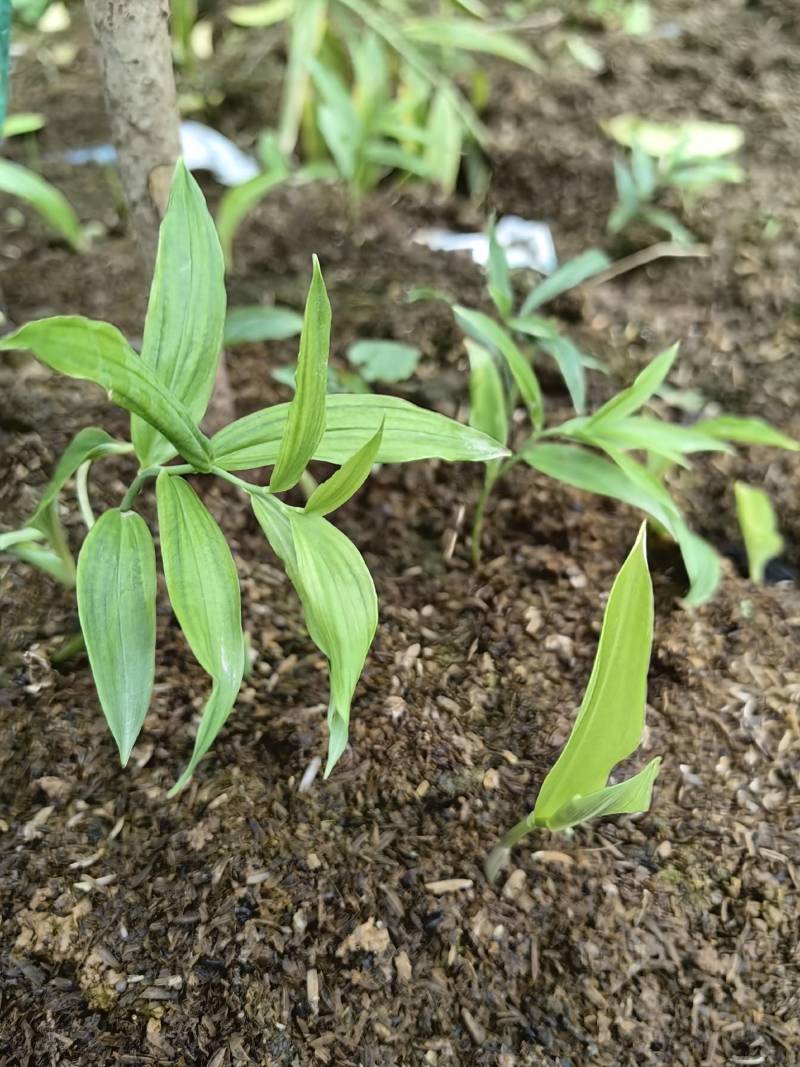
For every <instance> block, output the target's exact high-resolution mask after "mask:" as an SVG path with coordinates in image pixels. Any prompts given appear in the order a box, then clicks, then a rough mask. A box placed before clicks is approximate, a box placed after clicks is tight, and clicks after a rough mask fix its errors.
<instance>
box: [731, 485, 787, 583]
mask: <svg viewBox="0 0 800 1067" xmlns="http://www.w3.org/2000/svg"><path fill="white" fill-rule="evenodd" d="M733 488H734V492H735V493H736V515H737V517H738V519H739V527H740V528H741V531H742V536H743V537H744V547H745V549H746V550H747V562H748V564H749V567H750V581H751V582H757V583H759V584H760V583H761V582H763V581H764V572H765V570H766V568H767V564H768V563H769V562H770V560H773V559H775V558H776V557H777V556H779V555H780V554H781V552H782V550H783V538H782V537H781V533H780V530H779V529H778V517H777V515H776V514H775V509H774V508H773V506H772V501H771V500H770V498H769V496H768V495H767V494H766V493H765V492H764V490H763V489H759V488H758V487H757V486H754V485H746V484H745V483H744V482H735V483H734V486H733Z"/></svg>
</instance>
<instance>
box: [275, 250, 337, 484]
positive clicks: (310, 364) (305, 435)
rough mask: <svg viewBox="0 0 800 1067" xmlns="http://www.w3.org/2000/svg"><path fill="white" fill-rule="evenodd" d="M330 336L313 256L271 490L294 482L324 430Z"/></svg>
mask: <svg viewBox="0 0 800 1067" xmlns="http://www.w3.org/2000/svg"><path fill="white" fill-rule="evenodd" d="M330 339H331V305H330V302H329V300H328V294H327V293H326V292H325V282H324V281H323V280H322V271H321V270H320V269H319V260H318V259H317V257H316V256H314V273H313V276H312V279H311V286H310V288H309V290H308V298H307V300H306V309H305V315H304V316H303V331H302V333H301V334H300V352H299V354H298V357H297V371H296V373H295V386H296V387H295V394H294V399H293V400H292V402H291V404H290V405H289V412H288V415H287V418H286V427H285V429H284V431H283V437H282V438H281V447H280V451H279V452H278V458H277V460H276V461H275V469H274V470H273V472H272V478H271V479H270V489H271V490H272V491H273V492H274V493H280V492H283V490H285V489H291V487H292V486H293V485H296V483H297V482H298V481H299V479H300V476H301V474H302V473H303V471H304V470H305V469H306V466H307V465H308V462H309V460H310V459H311V458H312V456H313V455H314V451H315V449H316V447H317V445H318V444H319V442H320V440H321V438H322V435H323V434H324V433H325V399H326V395H327V388H328V350H329V347H330Z"/></svg>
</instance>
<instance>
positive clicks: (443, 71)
mask: <svg viewBox="0 0 800 1067" xmlns="http://www.w3.org/2000/svg"><path fill="white" fill-rule="evenodd" d="M453 7H454V8H455V7H456V5H453ZM227 14H228V17H229V18H230V19H231V20H232V21H234V22H236V23H238V24H239V25H247V26H251V27H253V26H258V25H261V26H268V25H274V24H275V23H285V25H286V27H287V32H288V59H287V66H286V73H285V77H284V82H283V97H282V103H281V108H280V117H279V122H278V128H277V130H276V131H275V132H274V136H273V137H272V138H266V139H265V140H264V142H263V143H262V152H261V155H262V162H263V164H264V171H263V173H262V174H260V175H258V176H256V177H255V178H253V179H252V180H251V181H250V182H248V183H246V184H245V185H244V186H241V187H239V188H238V189H236V190H231V191H230V192H229V193H227V194H226V195H225V197H223V200H222V202H221V204H220V212H219V216H218V226H219V228H220V235H221V239H222V243H223V248H224V249H225V253H226V258H227V259H228V261H230V254H231V246H232V242H233V239H234V237H235V234H236V230H237V229H238V226H239V225H240V224H241V221H242V219H243V218H244V217H245V215H246V214H247V212H248V211H250V210H251V209H252V208H254V207H255V206H256V204H258V203H259V202H260V200H261V199H262V198H263V197H264V196H266V195H267V194H268V193H269V192H270V191H271V190H272V189H274V188H275V187H276V186H277V185H279V184H281V183H282V182H286V181H306V180H311V179H313V178H315V177H316V178H319V177H328V178H330V177H334V178H338V179H340V180H341V181H343V182H344V183H345V185H346V186H347V188H348V191H349V194H350V198H351V201H352V202H353V203H354V204H356V203H357V202H358V201H359V200H360V198H361V197H363V195H364V194H365V193H367V192H369V191H370V190H371V189H373V188H374V187H375V186H376V185H377V184H378V183H379V182H380V181H382V180H383V179H384V178H385V177H386V176H387V175H389V174H395V175H398V176H399V177H401V178H416V179H421V180H423V181H429V182H431V183H434V184H437V185H439V186H440V187H441V188H442V189H443V190H444V191H445V192H452V191H453V190H454V188H455V185H456V181H457V179H458V175H459V171H460V169H461V164H462V159H464V160H466V165H467V175H468V180H469V182H470V185H471V187H472V188H473V190H474V191H475V192H480V191H481V190H482V189H483V188H484V187H485V183H486V177H487V174H486V167H485V163H484V160H483V156H482V152H481V146H483V145H485V144H486V140H487V137H486V131H485V129H484V127H483V125H482V123H481V120H480V117H479V111H480V110H481V108H482V107H483V105H484V103H485V100H486V97H487V93H488V88H487V83H486V76H485V74H484V72H483V71H482V70H481V68H480V67H478V66H477V65H476V63H475V60H474V57H475V56H476V55H480V54H484V55H493V56H497V57H499V58H502V59H505V60H507V61H509V62H513V63H516V64H519V65H522V66H524V67H526V68H528V69H532V70H538V69H539V68H540V61H539V59H538V57H537V56H536V54H535V53H534V52H533V51H532V50H531V49H530V48H529V47H528V46H527V45H526V44H525V43H524V42H522V41H520V40H519V39H518V38H517V37H515V36H513V35H512V34H509V33H506V32H503V31H502V30H501V29H499V28H498V26H497V25H496V24H494V23H493V22H492V21H491V20H490V19H488V17H487V16H486V13H485V12H483V11H468V10H467V9H466V8H464V7H463V6H461V5H458V10H457V11H456V10H453V11H450V12H448V14H447V17H444V16H443V15H429V14H420V13H419V11H418V10H416V9H415V6H414V5H413V4H411V3H404V2H403V0H400V2H399V3H392V4H389V3H383V4H371V3H367V2H365V0H305V2H303V3H300V2H299V0H297V2H295V0H290V2H288V3H286V2H283V0H280V2H278V3H275V2H270V3H266V4H261V5H255V6H252V5H248V6H247V7H234V8H232V9H230V10H229V11H228V13H227ZM464 81H466V82H468V83H469V85H470V90H469V91H468V92H464V91H462V89H461V88H460V84H461V83H462V82H464ZM296 153H297V154H299V155H300V157H301V158H302V160H303V165H302V166H300V167H299V169H298V168H295V167H294V166H293V163H292V158H293V156H294V155H295V154H296Z"/></svg>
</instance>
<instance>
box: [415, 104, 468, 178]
mask: <svg viewBox="0 0 800 1067" xmlns="http://www.w3.org/2000/svg"><path fill="white" fill-rule="evenodd" d="M427 139H428V147H427V149H426V151H425V157H424V166H425V169H426V171H427V173H428V175H429V176H430V179H431V180H432V181H435V182H437V183H438V185H439V186H440V188H441V189H442V190H443V192H445V193H448V194H450V195H452V193H453V192H454V191H455V188H456V183H457V181H458V172H459V170H460V169H461V154H462V152H463V149H464V125H463V123H462V122H461V118H460V116H459V113H458V107H457V105H456V101H455V99H454V97H453V94H452V92H451V90H450V88H449V87H443V88H440V89H437V90H436V92H435V93H434V96H433V100H432V101H431V106H430V110H429V112H428V126H427Z"/></svg>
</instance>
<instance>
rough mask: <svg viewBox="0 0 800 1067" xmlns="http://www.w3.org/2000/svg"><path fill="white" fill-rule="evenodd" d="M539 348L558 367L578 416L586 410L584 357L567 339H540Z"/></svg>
mask: <svg viewBox="0 0 800 1067" xmlns="http://www.w3.org/2000/svg"><path fill="white" fill-rule="evenodd" d="M539 347H540V348H541V349H542V351H543V352H546V353H547V355H548V356H550V357H551V358H552V359H553V360H555V362H556V364H557V365H558V369H559V370H560V371H561V377H562V378H563V379H564V384H565V385H566V387H567V391H568V392H569V395H570V399H571V400H572V406H573V407H574V408H575V410H576V412H577V413H578V414H579V415H580V414H582V413H583V412H584V411H585V410H586V371H585V370H584V367H585V363H584V356H583V354H582V353H581V352H580V350H579V349H578V348H576V347H575V345H574V344H573V343H572V341H570V339H569V338H568V337H554V338H544V337H543V338H540V339H539Z"/></svg>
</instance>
